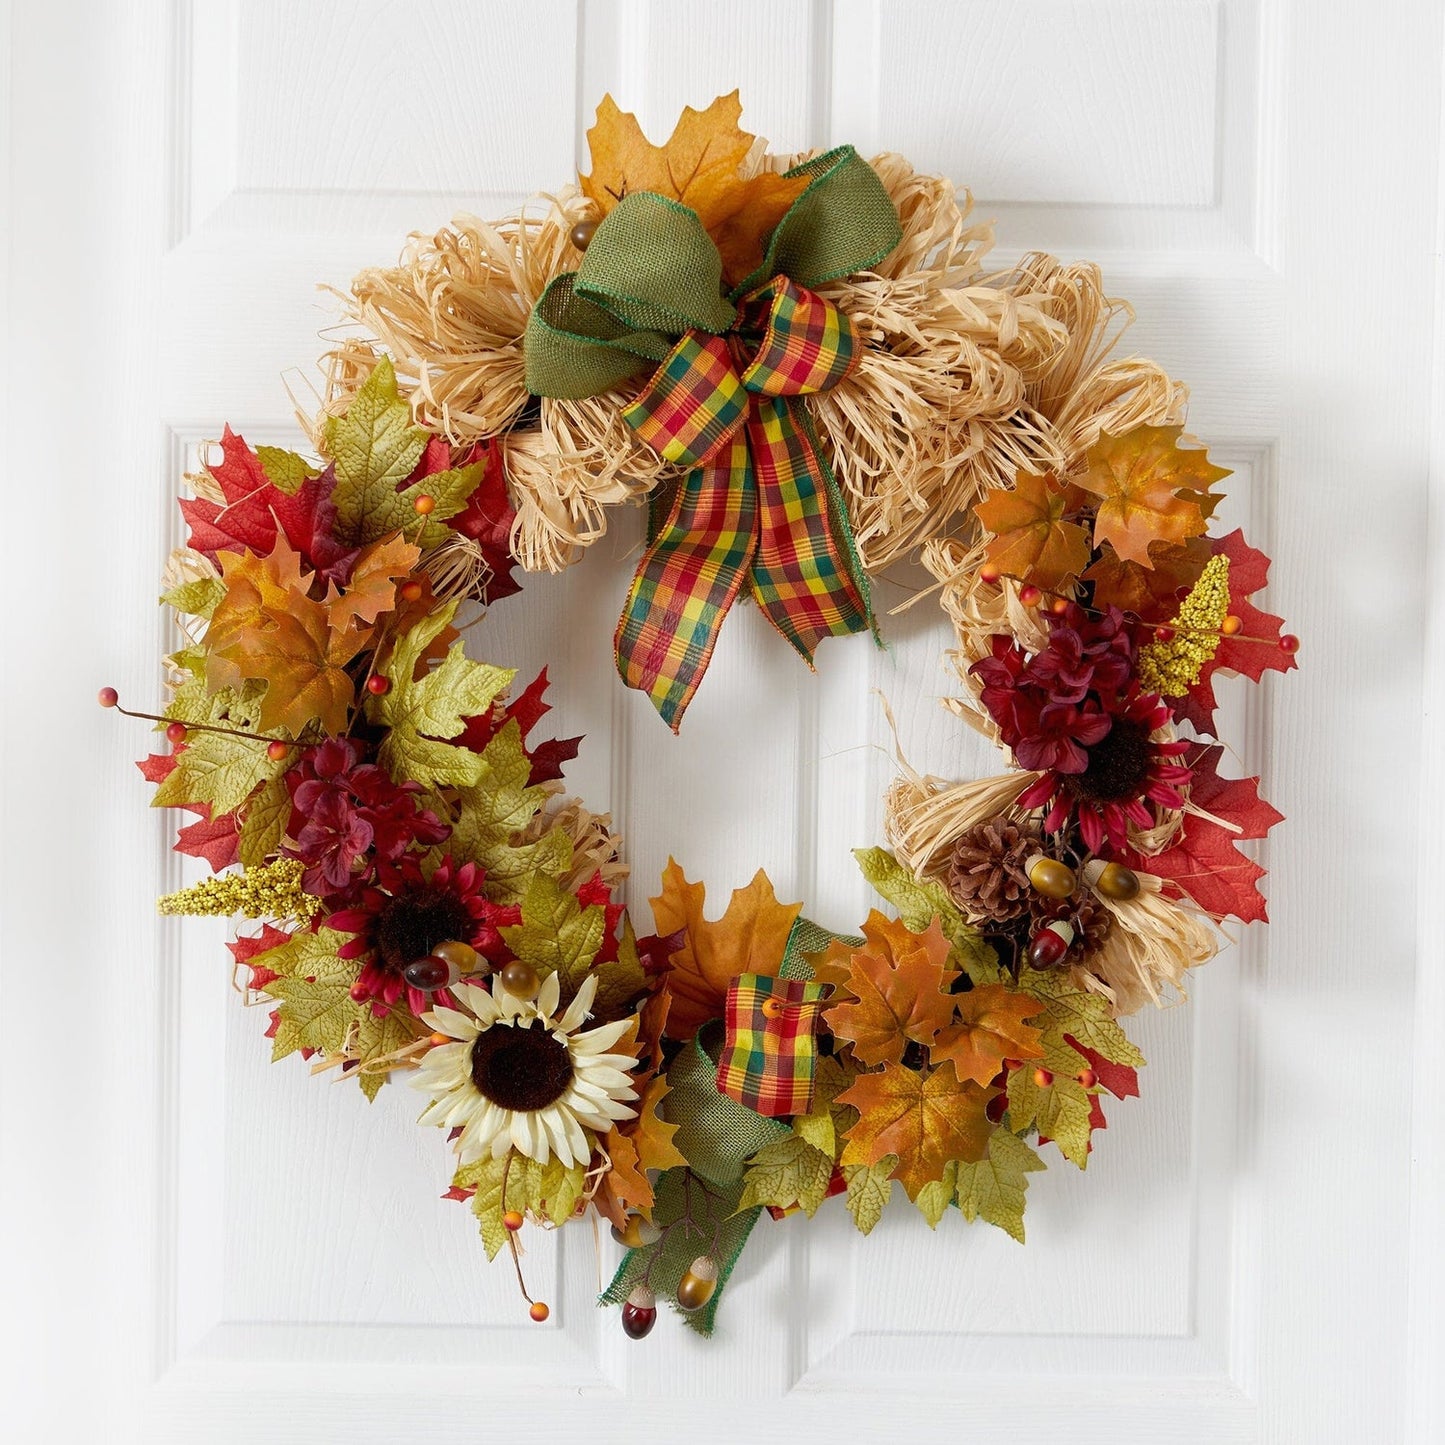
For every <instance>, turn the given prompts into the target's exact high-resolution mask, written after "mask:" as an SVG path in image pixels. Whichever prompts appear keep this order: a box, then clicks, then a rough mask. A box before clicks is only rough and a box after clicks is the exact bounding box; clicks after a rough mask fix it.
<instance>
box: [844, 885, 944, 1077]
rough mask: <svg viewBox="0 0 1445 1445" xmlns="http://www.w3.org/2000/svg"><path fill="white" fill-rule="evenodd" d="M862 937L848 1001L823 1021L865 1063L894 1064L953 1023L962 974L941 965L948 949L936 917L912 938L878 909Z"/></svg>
mask: <svg viewBox="0 0 1445 1445" xmlns="http://www.w3.org/2000/svg"><path fill="white" fill-rule="evenodd" d="M863 936H864V938H865V939H866V940H867V944H866V945H865V947H863V948H861V949H855V950H854V951H853V952H852V954H851V956H850V958H849V960H848V976H847V980H846V982H845V983H844V984H843V985H842V987H843V988H844V989H845V990H846V993H847V995H848V996H847V997H845V998H844V999H843V1000H842V1001H841V1002H840V1003H837V1004H835V1005H834V1006H833V1007H832V1008H830V1009H829V1010H828V1011H827V1012H826V1013H825V1014H824V1015H823V1017H824V1018H825V1019H826V1020H827V1021H828V1027H829V1028H830V1029H832V1030H833V1032H834V1033H835V1034H837V1035H838V1036H839V1037H840V1038H844V1039H847V1040H849V1042H851V1043H852V1045H853V1052H854V1053H855V1054H856V1055H857V1056H858V1058H859V1059H860V1060H861V1061H862V1062H863V1063H865V1064H883V1063H893V1064H896V1063H898V1062H899V1061H900V1060H901V1059H902V1058H903V1051H904V1049H905V1048H907V1047H908V1044H909V1042H910V1041H911V1042H913V1043H917V1044H923V1045H925V1046H926V1045H929V1044H931V1043H932V1042H933V1041H934V1039H936V1038H937V1037H938V1035H939V1033H940V1031H941V1030H943V1029H944V1028H946V1027H947V1026H948V1025H949V1024H950V1023H951V1022H952V1020H953V1010H954V1004H955V999H954V997H953V995H952V994H951V993H949V992H948V988H949V985H950V984H951V983H952V982H953V981H954V980H955V979H956V978H957V977H958V971H957V970H956V969H945V968H944V966H943V965H944V964H945V963H946V962H947V961H948V953H949V944H948V940H947V939H946V938H945V937H944V936H943V929H942V928H941V927H940V926H939V923H938V920H937V919H936V918H935V919H934V920H933V921H932V922H931V923H930V924H929V925H928V931H927V932H926V933H912V932H910V931H909V930H908V929H907V928H905V927H904V925H903V924H902V923H899V922H897V921H896V920H893V919H889V918H885V917H884V916H883V915H882V914H881V913H879V912H878V911H877V909H874V910H873V911H872V912H871V913H870V914H869V915H868V921H867V923H865V924H864V925H863Z"/></svg>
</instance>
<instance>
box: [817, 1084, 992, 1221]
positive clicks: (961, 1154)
mask: <svg viewBox="0 0 1445 1445" xmlns="http://www.w3.org/2000/svg"><path fill="white" fill-rule="evenodd" d="M837 1102H838V1103H840V1104H851V1105H852V1106H853V1107H854V1108H855V1109H857V1110H858V1116H859V1117H858V1122H857V1123H856V1124H854V1125H853V1127H852V1128H851V1129H849V1130H848V1135H847V1138H848V1142H847V1144H846V1145H844V1148H843V1158H842V1163H843V1166H844V1167H845V1168H846V1167H847V1166H848V1165H850V1164H876V1163H877V1162H878V1161H879V1160H880V1159H882V1158H883V1157H884V1156H885V1155H887V1154H893V1155H896V1156H897V1158H898V1163H897V1165H896V1166H895V1168H894V1170H893V1175H892V1177H893V1178H894V1179H896V1180H898V1182H899V1183H900V1184H902V1185H903V1187H904V1188H905V1189H906V1190H907V1191H908V1197H909V1198H910V1199H917V1198H918V1191H919V1190H920V1189H922V1188H923V1186H924V1185H925V1184H932V1183H933V1182H935V1181H936V1180H939V1179H942V1178H943V1172H944V1170H945V1169H946V1168H947V1167H948V1166H949V1165H950V1164H951V1163H953V1162H955V1161H956V1160H965V1161H967V1162H969V1163H977V1162H978V1160H980V1159H982V1158H983V1157H984V1155H985V1153H987V1151H988V1139H989V1135H990V1134H991V1133H992V1132H993V1125H992V1124H990V1123H989V1121H988V1116H987V1115H986V1114H985V1112H984V1111H985V1109H986V1108H987V1105H988V1095H987V1093H985V1091H984V1090H983V1089H981V1088H979V1086H978V1085H977V1084H975V1083H973V1082H971V1081H969V1080H963V1079H960V1078H959V1077H958V1074H957V1073H956V1072H955V1070H954V1067H953V1065H952V1064H949V1063H945V1064H941V1065H940V1066H939V1067H938V1068H936V1069H933V1070H930V1071H928V1072H923V1071H920V1070H915V1069H905V1068H904V1067H903V1066H902V1065H901V1064H885V1065H884V1066H883V1067H882V1068H881V1069H879V1070H877V1071H876V1072H874V1073H871V1074H860V1075H859V1076H858V1078H857V1079H856V1080H855V1081H854V1082H853V1084H852V1086H851V1087H850V1088H848V1089H845V1090H844V1091H843V1092H842V1093H841V1094H839V1095H838V1100H837Z"/></svg>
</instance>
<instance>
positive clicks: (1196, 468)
mask: <svg viewBox="0 0 1445 1445" xmlns="http://www.w3.org/2000/svg"><path fill="white" fill-rule="evenodd" d="M1183 432H1184V428H1183V427H1182V426H1136V427H1134V428H1133V429H1132V430H1131V431H1127V432H1123V433H1121V434H1120V435H1119V436H1110V435H1109V434H1108V432H1103V433H1101V434H1100V437H1099V440H1098V441H1097V442H1095V443H1094V445H1093V446H1091V447H1090V448H1089V450H1088V451H1087V452H1086V453H1085V455H1084V460H1085V463H1086V468H1087V469H1086V471H1085V472H1084V474H1083V475H1082V476H1080V477H1079V478H1077V481H1078V485H1079V486H1081V487H1082V488H1083V489H1084V490H1085V491H1086V492H1091V493H1092V494H1093V495H1094V496H1096V497H1098V498H1099V502H1098V508H1097V511H1096V513H1095V517H1094V545H1095V547H1098V546H1100V545H1102V544H1103V543H1104V542H1108V543H1110V544H1111V545H1112V546H1113V548H1114V551H1115V552H1116V553H1117V554H1118V555H1119V556H1120V557H1121V558H1122V559H1123V560H1124V561H1126V562H1137V563H1139V564H1140V565H1141V566H1143V567H1151V566H1153V562H1152V561H1151V560H1150V555H1149V548H1150V546H1151V545H1152V544H1153V543H1155V542H1170V543H1178V542H1183V541H1184V540H1185V539H1186V538H1189V537H1198V536H1200V535H1201V534H1202V533H1203V531H1204V529H1205V519H1206V518H1207V517H1208V515H1209V514H1210V512H1212V511H1213V510H1214V507H1215V505H1216V504H1217V503H1218V501H1219V498H1218V497H1217V496H1216V495H1214V494H1212V493H1211V492H1210V490H1209V489H1210V487H1212V486H1213V485H1214V483H1215V482H1217V481H1218V480H1219V479H1220V478H1221V477H1227V476H1228V475H1229V472H1228V470H1227V469H1226V468H1224V467H1216V466H1215V465H1214V464H1213V463H1212V462H1211V461H1210V460H1209V456H1208V454H1207V453H1206V452H1205V450H1204V449H1203V448H1202V447H1181V446H1180V445H1179V438H1180V437H1181V436H1182V435H1183Z"/></svg>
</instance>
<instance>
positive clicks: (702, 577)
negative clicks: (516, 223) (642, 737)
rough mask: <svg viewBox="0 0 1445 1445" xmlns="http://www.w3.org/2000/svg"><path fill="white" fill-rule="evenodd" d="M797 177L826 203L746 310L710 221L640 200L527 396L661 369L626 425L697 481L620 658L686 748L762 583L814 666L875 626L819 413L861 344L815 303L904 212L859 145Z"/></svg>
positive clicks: (539, 360)
mask: <svg viewBox="0 0 1445 1445" xmlns="http://www.w3.org/2000/svg"><path fill="white" fill-rule="evenodd" d="M790 174H794V175H798V174H803V175H806V176H808V177H809V184H808V187H807V189H806V190H804V192H803V193H802V195H801V196H800V197H799V198H798V199H797V200H796V201H795V202H794V203H793V206H792V208H791V209H790V210H789V212H788V213H787V215H785V216H784V217H783V219H782V221H781V222H780V223H779V225H778V227H777V229H776V230H775V231H774V232H773V235H772V237H771V238H770V240H769V243H768V250H767V255H766V257H765V259H764V261H763V264H762V266H760V267H759V268H758V270H757V271H756V272H755V273H754V274H753V275H752V276H750V277H749V278H748V279H747V280H746V281H745V282H744V283H743V284H742V285H741V286H739V287H737V288H735V289H734V291H733V292H732V293H731V294H730V295H729V296H727V297H724V296H723V294H722V281H721V278H722V263H721V258H720V257H719V255H718V253H717V248H716V246H714V245H713V243H712V240H711V238H710V237H709V236H708V235H707V232H706V230H705V229H704V228H703V226H702V223H701V221H700V220H698V218H697V215H696V213H694V212H693V211H691V210H689V209H688V208H687V207H686V206H682V205H680V204H678V203H677V202H675V201H671V200H668V199H667V198H665V197H662V196H655V195H651V194H648V193H646V192H639V193H636V194H633V195H629V196H627V197H626V198H625V199H624V200H622V201H621V202H620V203H619V204H618V205H617V206H616V207H615V208H614V209H613V210H612V211H611V212H610V213H609V215H608V216H607V218H606V219H605V220H604V221H603V222H602V224H601V225H600V226H599V227H598V228H597V231H596V233H595V235H594V236H593V238H592V241H591V243H590V244H589V246H588V248H587V251H586V254H585V256H584V258H583V262H582V266H581V268H580V269H579V270H578V271H576V272H571V273H568V274H567V275H565V276H560V277H558V278H556V279H555V280H554V281H553V282H551V283H550V284H549V286H548V287H547V289H546V291H545V292H544V293H543V295H542V297H541V298H540V299H539V300H538V302H537V305H536V307H535V308H534V309H533V312H532V316H531V318H530V319H529V321H528V327H527V337H526V349H527V384H528V387H529V389H530V390H531V391H533V392H534V393H536V394H537V395H541V396H573V397H578V396H592V395H595V394H596V393H597V392H599V391H603V390H606V389H607V388H608V387H612V386H616V385H617V384H618V383H619V382H621V381H622V380H624V379H625V378H626V377H628V376H630V375H632V374H633V373H634V372H636V371H637V370H639V369H641V368H642V367H644V366H647V365H653V366H655V367H656V370H655V372H654V374H653V376H652V378H651V380H650V381H649V382H648V383H647V385H646V386H645V387H644V389H643V391H642V393H641V394H640V395H639V396H638V398H637V400H636V401H635V402H633V403H632V405H630V406H629V407H627V409H626V410H625V411H624V413H623V415H624V417H625V419H626V420H627V422H628V424H629V425H630V426H631V427H632V428H633V429H634V430H635V431H636V432H637V434H638V436H639V437H640V438H641V439H642V440H643V441H645V442H646V443H647V444H648V445H649V446H650V447H652V448H653V450H655V451H656V452H657V453H658V454H659V455H660V456H663V457H665V458H666V459H667V460H669V461H672V462H677V463H679V464H680V465H683V466H686V467H688V468H690V470H689V471H688V473H687V475H686V476H685V477H683V479H682V480H681V481H680V482H679V483H677V484H676V486H675V488H674V489H672V491H671V493H670V495H669V497H668V498H667V500H666V501H664V502H663V503H662V505H659V506H656V507H655V508H654V512H653V523H654V525H653V527H652V528H651V529H650V531H651V533H652V535H651V537H650V542H649V546H648V550H647V553H646V555H645V556H644V557H643V559H642V562H641V564H640V565H639V567H638V569H637V574H636V576H635V577H634V578H633V581H632V587H631V589H630V590H629V592H628V597H627V603H626V606H625V607H624V608H623V611H622V616H621V618H620V619H619V621H618V624H617V633H616V639H615V645H616V653H617V670H618V673H619V675H620V676H621V677H622V680H623V681H624V682H625V683H626V684H627V685H628V686H629V687H635V688H639V689H641V690H642V691H644V692H646V693H647V694H648V696H649V697H650V698H651V699H652V701H653V705H654V706H655V707H656V708H657V710H658V712H659V713H661V715H662V717H663V719H664V721H666V722H667V724H668V725H669V726H670V727H671V728H672V730H673V731H674V732H676V731H677V730H678V728H679V727H680V726H681V723H682V716H683V713H684V712H685V711H686V709H687V706H688V704H689V703H690V702H691V701H692V698H693V695H694V694H695V693H696V691H697V687H698V684H699V683H700V682H701V681H702V677H703V674H704V673H705V672H706V670H707V666H708V662H709V661H710V659H711V657H712V652H713V648H714V646H715V644H716V642H717V635H718V630H719V629H720V627H721V626H722V620H723V618H724V617H725V616H726V614H727V611H728V608H729V607H731V605H732V603H733V601H734V599H735V598H736V597H737V595H738V593H739V592H740V591H741V590H742V588H743V586H744V585H747V586H749V587H750V588H751V590H752V593H753V596H754V597H755V599H756V600H757V602H758V604H759V606H760V607H761V608H762V611H763V614H764V616H766V617H767V619H768V621H769V622H770V623H771V624H772V625H773V627H774V628H776V630H777V631H778V632H779V633H780V634H781V636H782V637H783V638H784V639H785V640H786V641H787V642H788V643H790V644H791V646H792V647H793V648H794V649H795V650H796V651H797V652H798V653H799V655H800V656H801V657H802V658H803V660H804V661H805V662H807V664H808V665H809V666H810V667H811V666H812V663H813V651H814V649H815V648H816V646H817V644H818V642H819V641H820V640H821V639H822V638H824V637H830V636H831V637H838V636H844V635H846V634H848V633H852V632H859V631H862V630H863V629H865V628H867V627H870V626H871V625H872V621H873V618H872V608H871V604H870V602H869V597H868V584H867V579H866V577H865V576H864V574H863V569H862V566H861V564H860V563H859V560H858V556H857V552H856V550H855V548H854V545H853V535H852V531H851V529H850V527H849V523H848V515H847V511H846V509H845V507H844V505H843V500H842V497H841V495H840V493H839V490H838V484H837V481H836V479H835V478H834V476H833V473H832V470H831V469H830V468H829V466H828V463H827V460H826V458H825V457H824V455H823V452H822V450H821V448H820V446H819V444H818V439H817V435H816V433H815V431H814V429H813V424H812V419H811V417H810V416H809V414H808V411H807V408H806V406H805V404H804V402H803V398H804V397H805V396H808V395H814V394H816V393H818V392H821V391H826V390H828V389H829V388H830V387H833V386H836V385H837V384H838V383H839V382H840V381H842V380H843V379H844V378H845V377H846V376H847V375H848V374H849V372H850V371H851V370H852V368H853V366H854V365H855V364H856V362H857V359H858V357H859V355H860V353H861V339H860V337H859V334H858V331H857V328H856V327H855V326H854V324H853V323H852V322H851V321H850V320H849V319H848V318H847V317H846V316H845V315H844V314H843V313H842V312H841V311H840V310H839V309H838V308H837V307H836V306H834V305H832V303H831V302H828V301H826V300H824V299H823V298H822V297H821V296H818V295H817V294H815V293H814V292H813V291H812V290H810V289H808V288H809V286H810V285H813V286H816V285H820V284H822V283H823V282H824V281H827V280H833V279H836V278H837V277H840V276H846V275H849V274H851V273H852V272H854V271H858V270H863V269H865V268H866V267H868V266H871V265H873V264H875V263H876V262H877V261H879V260H881V259H882V258H883V257H884V256H886V255H887V254H888V253H889V252H890V251H891V250H892V249H893V248H894V246H896V245H897V243H898V240H899V237H900V234H901V233H900V228H899V223H898V213H897V211H896V210H895V209H894V207H893V203H892V201H891V200H890V199H889V197H888V193H887V192H886V191H885V190H884V189H883V185H882V182H881V181H879V179H878V177H877V175H876V174H875V173H874V171H873V170H872V168H871V167H869V166H868V165H867V163H866V162H864V161H863V160H862V159H861V158H860V157H858V155H857V154H856V153H855V152H854V151H853V149H852V147H851V146H844V147H840V148H839V149H838V150H836V151H830V152H828V153H827V154H825V155H822V156H817V157H815V158H814V159H813V160H811V161H808V162H805V163H804V164H803V165H802V166H799V167H797V168H795V170H794V171H793V172H790ZM679 334H680V339H678V338H679ZM658 363H660V365H659V364H658Z"/></svg>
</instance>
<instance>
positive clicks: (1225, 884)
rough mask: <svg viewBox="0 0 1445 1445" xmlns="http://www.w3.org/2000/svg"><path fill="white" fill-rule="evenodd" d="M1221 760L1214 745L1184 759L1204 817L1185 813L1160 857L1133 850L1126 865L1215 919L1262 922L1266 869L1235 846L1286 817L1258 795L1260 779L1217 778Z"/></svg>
mask: <svg viewBox="0 0 1445 1445" xmlns="http://www.w3.org/2000/svg"><path fill="white" fill-rule="evenodd" d="M1223 755H1224V749H1223V748H1222V747H1219V746H1217V745H1216V746H1213V747H1201V748H1199V749H1198V751H1197V752H1195V753H1193V754H1192V755H1190V757H1189V758H1188V759H1187V763H1188V766H1189V768H1190V769H1191V770H1192V771H1193V774H1194V776H1193V778H1192V779H1191V781H1190V784H1189V801H1190V803H1191V804H1192V805H1193V806H1194V807H1196V808H1199V809H1201V810H1202V811H1203V813H1204V814H1207V815H1208V816H1202V815H1201V814H1199V813H1192V812H1191V813H1186V814H1185V815H1184V823H1183V825H1182V827H1181V828H1180V830H1179V835H1178V837H1177V839H1176V840H1175V842H1174V843H1173V844H1172V845H1171V846H1170V847H1168V848H1166V849H1165V850H1164V852H1162V853H1159V854H1156V855H1155V856H1154V857H1152V858H1145V857H1143V856H1142V855H1140V854H1138V853H1134V852H1133V851H1132V850H1131V851H1130V855H1129V858H1128V860H1127V861H1128V863H1129V866H1130V867H1131V868H1134V869H1135V870H1136V871H1137V872H1140V873H1152V874H1154V876H1155V877H1157V878H1161V879H1163V880H1164V883H1165V892H1166V893H1167V894H1169V895H1170V896H1172V897H1179V896H1183V897H1186V898H1189V899H1191V900H1192V901H1193V902H1194V903H1195V904H1197V905H1198V907H1200V908H1202V909H1203V910H1204V911H1205V912H1206V913H1209V914H1212V915H1213V916H1214V917H1216V918H1226V917H1233V918H1238V919H1239V920H1240V921H1241V922H1243V923H1252V922H1256V921H1258V922H1266V921H1267V920H1268V916H1269V915H1268V912H1267V910H1266V908H1265V902H1264V898H1263V897H1262V896H1261V894H1260V892H1259V889H1258V888H1257V887H1256V886H1255V885H1256V883H1257V882H1258V881H1259V879H1261V878H1263V877H1264V873H1265V870H1264V869H1263V868H1261V867H1260V866H1259V864H1258V863H1256V862H1254V861H1253V860H1252V859H1250V858H1246V857H1245V856H1244V854H1243V853H1241V852H1240V851H1239V849H1238V848H1237V847H1236V846H1235V845H1236V844H1237V843H1238V842H1240V841H1241V840H1243V839H1246V838H1263V837H1264V835H1265V834H1266V833H1268V832H1269V830H1270V829H1271V828H1272V827H1274V825H1275V824H1276V823H1278V822H1280V821H1282V819H1283V817H1284V815H1283V814H1282V813H1280V812H1279V811H1277V810H1276V809H1275V808H1272V807H1271V806H1270V805H1269V804H1268V803H1267V802H1265V801H1264V799H1263V798H1261V797H1260V796H1259V779H1258V778H1221V777H1220V776H1219V774H1218V772H1217V771H1216V770H1217V768H1218V766H1219V760H1220V758H1221V757H1222V756H1223ZM1216 820H1217V821H1216Z"/></svg>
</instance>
